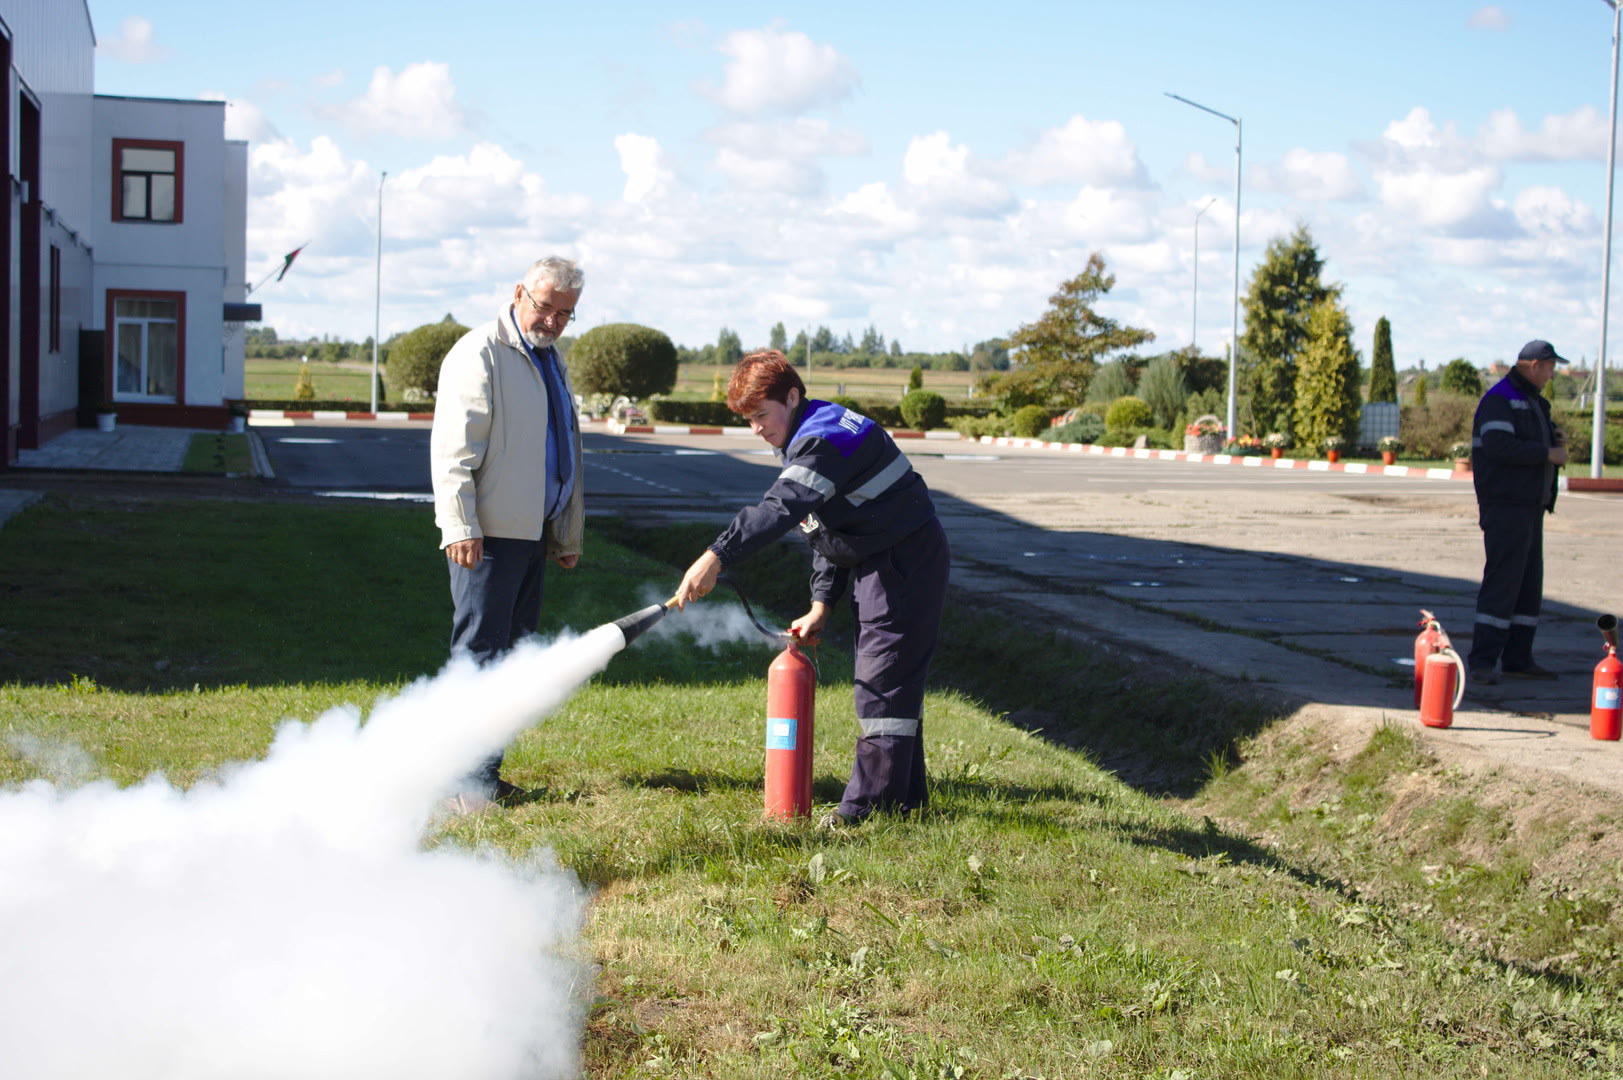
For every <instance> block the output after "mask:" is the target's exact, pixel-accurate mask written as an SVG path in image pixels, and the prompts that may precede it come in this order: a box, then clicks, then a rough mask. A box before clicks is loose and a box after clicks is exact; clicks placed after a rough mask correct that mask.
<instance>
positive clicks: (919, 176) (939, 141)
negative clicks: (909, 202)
mask: <svg viewBox="0 0 1623 1080" xmlns="http://www.w3.org/2000/svg"><path fill="white" fill-rule="evenodd" d="M902 175H903V177H904V178H905V179H906V180H907V183H908V185H909V186H910V187H911V188H912V189H913V191H914V194H915V195H916V197H917V198H918V199H919V200H920V202H922V203H924V204H926V205H928V206H932V207H935V208H937V209H940V210H945V211H948V212H954V213H960V214H966V215H970V216H988V215H993V214H998V213H1002V212H1006V211H1008V210H1011V209H1013V207H1014V197H1013V196H1012V195H1010V194H1009V190H1008V189H1007V188H1006V187H1004V186H1003V185H1002V184H1000V183H998V182H997V181H995V180H991V179H988V178H987V177H985V176H982V175H980V174H979V172H978V170H977V169H976V168H975V166H974V164H973V163H972V162H971V161H970V156H969V147H967V146H964V145H962V144H960V145H957V146H954V145H953V143H952V139H951V137H950V136H949V135H948V134H947V133H946V132H945V131H937V132H934V133H932V134H929V135H915V136H914V137H913V139H912V140H911V141H910V142H909V143H908V146H907V153H906V154H905V155H904V157H903V160H902Z"/></svg>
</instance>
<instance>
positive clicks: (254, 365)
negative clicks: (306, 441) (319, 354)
mask: <svg viewBox="0 0 1623 1080" xmlns="http://www.w3.org/2000/svg"><path fill="white" fill-rule="evenodd" d="M303 366H307V367H309V369H310V379H311V381H312V382H313V383H314V384H315V389H316V398H317V399H319V400H321V401H346V400H348V401H356V402H363V403H366V404H371V401H372V364H371V361H366V362H364V363H363V362H361V361H355V360H345V361H342V362H340V363H327V362H326V361H322V360H312V361H310V363H309V364H308V365H306V364H304V363H303V362H302V361H299V360H266V359H262V358H256V357H250V358H249V359H248V360H246V361H244V378H245V382H246V385H245V388H244V396H245V397H247V398H249V399H256V398H257V399H261V400H273V401H274V400H280V401H288V400H292V398H293V391H294V387H295V386H296V385H297V383H298V381H299V368H300V367H303ZM383 392H387V386H385V387H384V391H383Z"/></svg>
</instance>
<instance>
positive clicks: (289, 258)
mask: <svg viewBox="0 0 1623 1080" xmlns="http://www.w3.org/2000/svg"><path fill="white" fill-rule="evenodd" d="M306 246H308V245H302V244H301V245H300V246H299V247H296V248H294V249H293V250H292V251H290V252H288V253H287V254H286V255H283V256H282V269H281V270H280V271H278V272H277V274H276V280H277V281H281V280H282V279H283V278H284V277H286V276H287V272H288V271H289V270H291V269H292V268H293V260H294V259H297V258H298V257H299V252H301V251H303V250H304V249H305V247H306Z"/></svg>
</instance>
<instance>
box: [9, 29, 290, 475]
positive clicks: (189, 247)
mask: <svg viewBox="0 0 1623 1080" xmlns="http://www.w3.org/2000/svg"><path fill="white" fill-rule="evenodd" d="M95 49H96V39H95V31H94V28H93V26H92V24H91V20H90V11H89V8H88V6H87V5H86V0H0V71H4V72H5V75H6V80H5V86H4V92H5V95H6V102H7V107H6V108H5V109H0V144H3V145H4V146H5V147H6V159H5V162H6V181H7V182H6V183H5V184H4V186H3V190H0V252H4V253H5V257H4V258H0V320H3V322H4V323H5V325H6V327H7V333H6V334H5V335H4V336H3V337H0V434H3V438H0V468H3V467H4V466H5V465H8V464H10V463H11V462H14V461H15V460H16V459H17V452H18V451H19V450H23V449H33V448H35V447H38V446H41V445H44V444H45V443H47V442H49V441H50V440H51V439H53V438H55V437H56V436H58V435H60V434H62V433H63V432H65V431H67V430H69V429H71V428H73V427H76V426H80V425H89V424H92V423H94V414H95V413H96V411H97V410H98V408H100V407H101V406H103V405H104V403H108V402H111V403H112V404H113V405H114V406H115V407H116V408H117V411H118V414H119V416H120V418H121V420H122V421H123V422H125V423H135V424H157V425H173V426H184V427H199V428H223V427H225V426H226V425H227V422H228V412H227V407H226V403H227V401H228V400H230V399H233V398H241V397H242V396H243V341H242V335H241V334H240V333H238V332H236V331H237V330H239V329H240V326H241V323H242V322H244V321H253V320H257V319H258V317H259V312H258V305H251V304H246V303H244V300H245V299H246V292H247V288H246V282H245V277H244V260H245V256H246V247H247V239H246V237H247V197H248V180H247V176H248V147H247V144H246V143H243V142H239V141H235V140H230V139H227V138H226V137H225V108H226V106H225V103H224V102H223V101H176V100H169V99H161V98H132V97H111V96H98V95H96V94H95V92H94V66H95Z"/></svg>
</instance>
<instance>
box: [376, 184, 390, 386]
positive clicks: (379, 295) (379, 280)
mask: <svg viewBox="0 0 1623 1080" xmlns="http://www.w3.org/2000/svg"><path fill="white" fill-rule="evenodd" d="M388 178H389V174H388V173H387V172H384V173H380V174H379V175H378V249H377V260H376V262H375V265H374V267H373V278H372V415H373V416H376V415H377V414H378V348H379V346H380V345H381V344H382V343H381V342H380V341H379V340H378V337H379V334H380V332H381V330H382V322H383V182H384V181H385V180H387V179H388Z"/></svg>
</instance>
